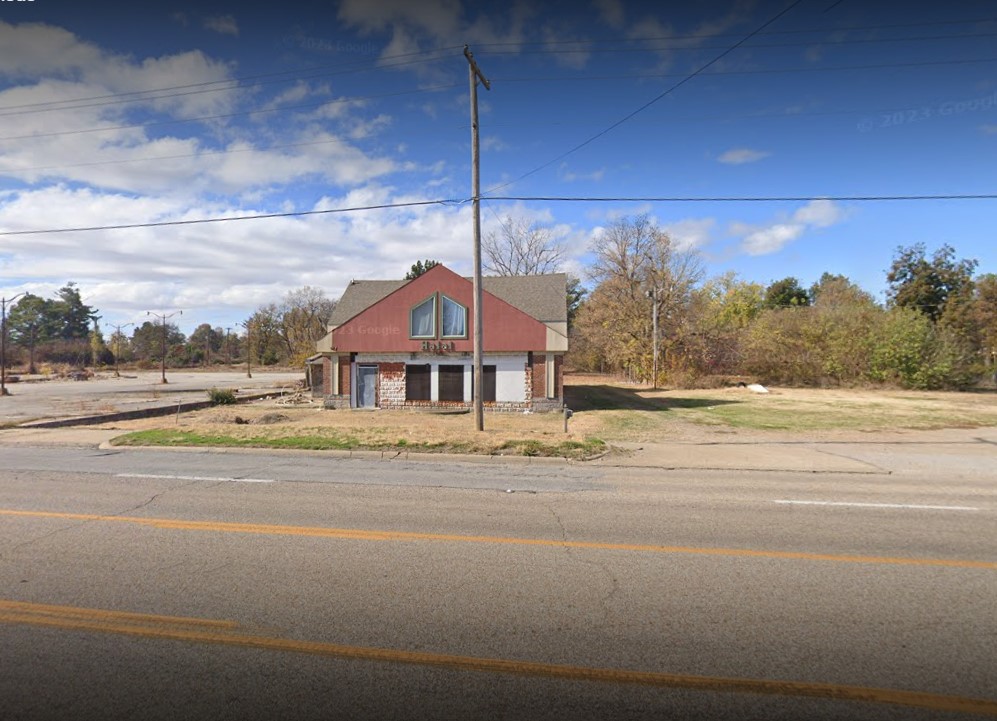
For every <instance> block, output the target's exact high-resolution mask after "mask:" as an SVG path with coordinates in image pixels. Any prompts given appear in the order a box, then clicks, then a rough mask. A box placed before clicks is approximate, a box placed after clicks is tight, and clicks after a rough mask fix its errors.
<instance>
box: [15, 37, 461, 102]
mask: <svg viewBox="0 0 997 721" xmlns="http://www.w3.org/2000/svg"><path fill="white" fill-rule="evenodd" d="M453 49H455V48H440V49H438V50H431V51H422V52H418V53H404V54H400V55H393V56H391V57H390V58H385V59H398V58H405V57H409V56H412V55H429V54H431V53H443V52H446V51H449V50H453ZM446 59H447V56H446V55H439V56H437V57H427V58H422V59H411V60H406V61H404V62H392V63H382V64H381V65H373V66H370V65H362V66H361V65H354V66H348V65H347V66H343V65H328V66H321V65H320V66H314V67H312V68H306V69H304V70H286V71H283V72H280V73H266V74H262V75H250V76H244V77H241V78H239V77H236V78H229V79H226V80H210V81H205V82H201V83H190V84H187V85H174V86H171V87H162V88H151V89H148V90H134V91H130V92H124V93H108V94H105V95H93V96H89V97H82V98H72V99H67V100H49V101H46V102H40V103H24V104H21V105H7V106H0V117H3V116H7V115H24V114H28V113H41V112H52V111H59V110H76V109H81V108H91V107H103V106H106V105H116V104H121V103H131V102H146V101H152V100H163V99H168V98H176V97H184V96H187V95H199V94H204V93H217V92H225V91H228V90H238V89H247V88H253V87H259V86H262V85H268V84H273V83H284V82H290V81H293V80H306V79H313V78H319V77H329V76H333V75H348V74H352V73H361V72H372V71H375V70H381V69H393V68H398V67H404V66H407V65H417V64H422V63H430V62H439V61H442V60H446ZM335 68H342V69H341V70H339V71H338V72H327V71H328V70H330V69H335ZM266 78H276V79H273V80H264V79H266ZM246 80H254V81H255V82H252V83H248V84H246V83H245V82H244V81H246ZM216 85H223V86H225V87H209V86H216ZM171 90H178V91H183V92H176V93H168V94H164V95H151V93H165V92H166V91H171ZM91 101H105V102H91ZM70 103H86V104H78V105H70Z"/></svg>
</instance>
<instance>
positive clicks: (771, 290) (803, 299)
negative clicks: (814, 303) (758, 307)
mask: <svg viewBox="0 0 997 721" xmlns="http://www.w3.org/2000/svg"><path fill="white" fill-rule="evenodd" d="M764 305H765V307H766V308H802V307H804V306H808V305H810V295H809V294H808V293H807V291H805V290H804V289H803V287H802V286H801V285H800V281H798V280H797V279H796V278H793V277H792V276H790V277H787V278H783V279H782V280H777V281H775V282H773V283H772V284H771V285H769V287H768V288H766V289H765V302H764Z"/></svg>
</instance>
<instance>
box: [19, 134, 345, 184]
mask: <svg viewBox="0 0 997 721" xmlns="http://www.w3.org/2000/svg"><path fill="white" fill-rule="evenodd" d="M346 142H347V141H345V140H343V139H342V138H330V139H328V140H312V141H308V142H303V143H288V144H286V145H271V146H269V147H266V148H227V149H225V150H205V151H203V152H200V153H182V154H178V155H155V156H147V157H142V158H122V159H120V160H95V161H92V162H87V163H67V164H64V165H36V166H33V167H29V168H10V169H9V170H6V171H4V170H3V169H2V168H0V172H6V173H8V174H10V175H14V174H17V173H28V172H33V171H38V170H63V169H65V168H91V167H95V166H99V165H122V164H125V163H147V162H152V161H159V160H182V159H184V158H204V157H210V156H213V155H229V154H231V153H267V152H270V151H272V150H283V149H285V148H300V147H305V146H309V145H327V144H329V143H346Z"/></svg>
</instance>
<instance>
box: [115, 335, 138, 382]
mask: <svg viewBox="0 0 997 721" xmlns="http://www.w3.org/2000/svg"><path fill="white" fill-rule="evenodd" d="M130 325H135V324H134V323H125V324H124V325H116V326H114V377H115V378H120V377H121V374H120V373H119V372H118V356H120V355H121V329H122V328H127V327H128V326H130Z"/></svg>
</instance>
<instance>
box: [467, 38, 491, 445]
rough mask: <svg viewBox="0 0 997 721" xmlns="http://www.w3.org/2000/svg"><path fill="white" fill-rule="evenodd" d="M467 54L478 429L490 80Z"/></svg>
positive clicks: (481, 426) (480, 417) (480, 423)
mask: <svg viewBox="0 0 997 721" xmlns="http://www.w3.org/2000/svg"><path fill="white" fill-rule="evenodd" d="M464 57H466V58H467V72H468V77H469V78H470V80H471V207H472V208H473V214H474V282H473V286H474V288H473V289H474V371H473V372H474V383H473V386H474V395H473V403H474V426H475V428H477V429H478V430H479V431H483V430H485V412H484V405H483V403H482V393H481V391H482V387H483V386H484V370H483V367H482V363H481V355H482V339H483V337H484V336H483V335H482V332H481V316H482V313H481V175H480V167H479V166H480V159H479V156H478V80H481V84H482V85H484V86H485V89H486V90H491V88H492V86H491V83H489V82H488V78H486V77H485V76H484V74H483V73H482V72H481V69H480V68H479V67H478V64H477V63H476V62H474V55H473V54H472V53H471V51H470V49H469V48H468V47H467V45H465V46H464Z"/></svg>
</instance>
